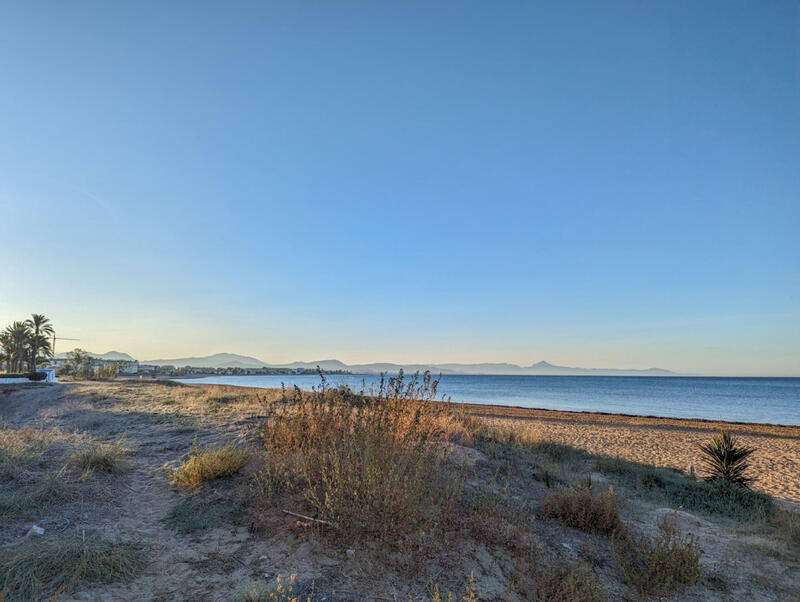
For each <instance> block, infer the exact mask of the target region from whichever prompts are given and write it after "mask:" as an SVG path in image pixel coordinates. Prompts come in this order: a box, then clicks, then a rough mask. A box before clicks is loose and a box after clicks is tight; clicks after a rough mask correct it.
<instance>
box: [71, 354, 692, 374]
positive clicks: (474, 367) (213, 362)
mask: <svg viewBox="0 0 800 602" xmlns="http://www.w3.org/2000/svg"><path fill="white" fill-rule="evenodd" d="M59 355H61V354H59ZM91 355H93V356H94V357H99V358H103V359H125V360H130V359H133V358H131V357H130V356H129V355H128V354H125V353H120V352H118V351H109V352H108V353H104V354H91ZM141 363H143V364H153V365H156V366H176V367H181V366H195V367H197V368H288V369H292V370H297V369H301V368H302V369H305V370H314V369H315V368H316V367H317V366H319V367H320V368H322V369H323V370H345V371H349V372H352V373H353V374H379V373H381V372H389V373H396V372H397V371H398V370H400V369H401V368H402V369H403V370H404V371H405V372H417V371H419V372H424V371H425V370H430V371H431V372H432V373H434V374H440V373H441V374H520V375H524V374H542V375H545V374H553V375H557V374H563V375H587V376H588V375H594V376H614V375H616V376H676V373H675V372H671V371H669V370H663V369H661V368H648V369H646V370H625V369H616V368H574V367H568V366H556V365H553V364H550V363H548V362H545V361H541V362H538V363H536V364H532V365H530V366H519V365H517V364H507V363H486V364H456V363H445V364H393V363H374V364H345V363H344V362H340V361H339V360H334V359H331V360H320V361H316V362H292V363H290V364H267V363H266V362H262V361H261V360H259V359H257V358H255V357H250V356H247V355H238V354H236V353H216V354H214V355H207V356H203V357H179V358H173V359H156V360H144V361H142V362H141Z"/></svg>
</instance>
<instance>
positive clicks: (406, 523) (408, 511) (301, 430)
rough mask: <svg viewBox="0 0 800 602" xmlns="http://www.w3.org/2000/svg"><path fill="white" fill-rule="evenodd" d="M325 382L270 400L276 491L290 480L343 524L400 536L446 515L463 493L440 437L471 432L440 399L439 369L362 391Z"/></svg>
mask: <svg viewBox="0 0 800 602" xmlns="http://www.w3.org/2000/svg"><path fill="white" fill-rule="evenodd" d="M324 385H325V383H324V381H323V386H322V387H320V388H319V390H316V391H314V392H311V393H310V394H298V395H296V396H294V397H293V398H292V399H291V400H290V401H288V402H286V403H279V404H276V405H275V406H273V407H270V408H269V413H268V415H267V419H266V420H265V421H264V422H263V423H262V425H261V430H260V435H261V440H262V442H263V446H264V452H265V466H267V467H271V468H268V469H267V472H262V473H261V476H260V480H261V483H262V485H264V486H265V488H264V491H265V492H267V494H268V495H274V494H275V493H276V492H277V490H278V489H279V488H281V487H285V486H286V485H287V482H289V483H291V487H292V488H294V489H295V490H296V491H299V492H301V493H302V495H303V498H304V500H305V502H306V503H307V504H308V505H309V506H310V508H311V511H312V512H313V514H314V515H315V518H316V519H318V520H320V521H323V522H324V523H325V524H327V525H328V526H329V527H330V528H331V529H332V530H333V531H337V532H339V533H340V534H342V535H344V534H347V535H348V536H353V535H357V534H367V535H371V536H375V537H378V538H391V537H395V536H398V535H402V534H407V533H409V531H411V530H412V529H419V528H422V527H423V526H424V525H426V524H427V525H430V524H431V522H432V521H433V522H435V521H438V520H442V519H443V518H444V514H446V513H447V511H448V509H450V508H452V505H453V503H455V499H456V497H457V495H458V492H457V487H456V486H455V483H454V482H453V480H452V479H451V478H449V476H448V474H447V473H445V472H444V471H440V470H438V465H439V462H440V461H441V457H442V453H441V451H440V449H441V447H440V444H442V443H444V442H447V441H450V440H453V439H456V438H458V437H459V436H465V435H466V432H465V430H464V428H463V425H461V424H460V423H459V422H458V420H457V419H456V418H455V417H454V416H453V415H452V414H451V413H450V412H449V411H448V410H447V408H446V407H444V406H442V405H441V404H435V403H433V400H434V398H435V394H436V385H437V383H436V381H434V380H433V379H432V378H431V377H430V374H425V375H424V376H423V377H422V378H419V376H418V375H417V376H415V377H413V378H410V379H406V378H404V375H403V374H402V373H400V374H399V375H398V377H397V378H394V379H390V380H389V381H387V382H383V381H382V382H381V385H380V387H379V388H378V389H376V390H375V391H373V392H370V393H363V394H361V395H355V394H352V392H350V391H349V390H347V391H345V390H342V389H327V388H326V387H325V386H324Z"/></svg>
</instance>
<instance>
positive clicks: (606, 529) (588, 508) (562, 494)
mask: <svg viewBox="0 0 800 602" xmlns="http://www.w3.org/2000/svg"><path fill="white" fill-rule="evenodd" d="M542 514H543V515H544V516H545V517H547V518H552V519H555V520H557V521H559V522H561V523H563V524H565V525H567V526H568V527H575V528H576V529H581V530H582V531H586V532H588V533H606V534H608V533H613V532H614V531H616V530H617V529H618V528H619V527H620V521H619V509H618V506H617V496H616V495H615V494H614V490H613V489H611V488H609V490H608V491H606V492H605V493H598V494H597V495H595V494H593V493H592V490H591V487H579V488H577V489H576V488H574V487H571V488H569V489H565V490H562V491H557V492H555V493H551V494H550V495H549V496H547V498H545V500H544V503H543V504H542Z"/></svg>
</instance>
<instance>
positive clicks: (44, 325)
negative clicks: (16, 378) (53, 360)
mask: <svg viewBox="0 0 800 602" xmlns="http://www.w3.org/2000/svg"><path fill="white" fill-rule="evenodd" d="M25 323H26V324H27V325H28V327H29V328H30V329H31V330H32V331H33V332H32V333H31V344H30V347H31V363H30V369H31V370H36V362H37V361H38V359H39V351H42V352H43V353H44V355H45V357H50V356H51V355H52V354H53V348H52V346H51V345H50V337H51V336H53V335H54V334H55V330H53V324H52V323H51V322H50V319H49V318H47V317H45V316H44V315H43V314H31V317H30V319H28V320H25Z"/></svg>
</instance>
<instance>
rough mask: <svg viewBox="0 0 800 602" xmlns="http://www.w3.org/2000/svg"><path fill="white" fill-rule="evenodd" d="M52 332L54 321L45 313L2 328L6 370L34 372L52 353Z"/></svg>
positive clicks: (0, 347) (0, 348) (0, 349)
mask: <svg viewBox="0 0 800 602" xmlns="http://www.w3.org/2000/svg"><path fill="white" fill-rule="evenodd" d="M53 336H55V330H54V329H53V324H52V323H51V322H50V319H49V318H47V317H46V316H44V315H42V314H31V317H30V318H28V319H27V320H23V321H20V322H13V323H12V324H11V325H10V326H6V328H5V330H3V331H2V332H0V364H5V366H6V371H7V372H26V371H27V372H33V371H34V370H36V368H37V366H39V365H41V364H43V363H45V362H47V361H48V360H49V359H50V358H51V357H53V344H52V341H51V337H53Z"/></svg>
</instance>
